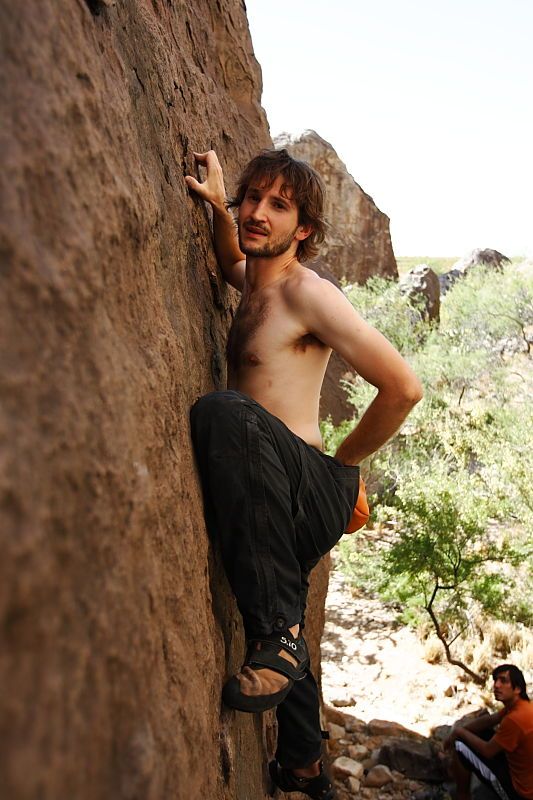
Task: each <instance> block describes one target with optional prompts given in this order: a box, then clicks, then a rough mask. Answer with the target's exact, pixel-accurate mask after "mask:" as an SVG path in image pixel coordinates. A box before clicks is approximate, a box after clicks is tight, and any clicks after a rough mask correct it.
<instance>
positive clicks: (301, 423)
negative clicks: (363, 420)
mask: <svg viewBox="0 0 533 800" xmlns="http://www.w3.org/2000/svg"><path fill="white" fill-rule="evenodd" d="M303 280H319V279H318V276H316V275H315V273H313V272H311V270H308V269H307V268H305V267H302V266H301V265H298V269H297V270H294V271H293V272H291V274H290V275H288V276H287V277H285V278H282V279H280V280H278V281H276V282H275V283H273V284H270V285H269V286H266V287H265V288H263V289H258V290H255V291H253V292H252V291H251V290H250V287H249V286H248V285H245V287H244V291H243V295H242V299H241V303H240V305H239V308H238V310H237V313H236V315H235V318H234V320H233V325H232V327H231V330H230V334H229V338H228V346H227V356H228V388H230V389H236V390H238V391H240V392H244V393H245V394H247V395H249V396H250V397H253V398H254V400H256V401H257V402H258V403H260V404H261V405H262V406H264V407H265V408H266V409H267V410H268V411H269V412H270V413H271V414H274V415H275V416H276V417H278V418H279V419H281V420H282V421H283V422H284V423H285V424H286V425H287V427H288V428H289V429H290V430H292V431H293V433H295V434H297V436H300V437H301V438H302V439H304V440H305V441H306V442H307V443H308V444H312V445H314V446H315V447H319V448H321V446H322V442H321V437H320V429H319V426H318V407H319V401H320V389H321V386H322V381H323V379H324V373H325V371H326V367H327V363H328V360H329V356H330V354H331V349H330V348H329V347H327V346H326V345H325V344H324V343H323V342H321V341H320V340H319V339H317V338H316V337H315V336H313V334H312V333H310V332H309V331H308V330H306V328H305V327H304V325H303V324H302V322H301V321H300V320H299V318H298V314H297V312H296V311H295V308H294V298H295V293H297V292H298V286H299V285H300V282H301V281H303Z"/></svg>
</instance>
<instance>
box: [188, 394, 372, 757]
mask: <svg viewBox="0 0 533 800" xmlns="http://www.w3.org/2000/svg"><path fill="white" fill-rule="evenodd" d="M191 423H192V435H193V443H194V448H195V452H196V457H197V461H198V466H199V469H200V475H201V478H202V485H203V490H204V498H205V505H206V517H207V524H208V528H209V531H210V534H211V535H212V537H213V538H215V539H216V541H217V542H218V544H219V546H220V549H221V552H222V560H223V564H224V569H225V571H226V574H227V576H228V579H229V582H230V585H231V588H232V590H233V592H234V594H235V597H236V599H237V605H238V607H239V611H240V612H241V614H242V618H243V623H244V628H245V633H246V637H247V638H251V637H253V636H254V635H258V634H268V633H272V632H273V631H274V630H276V631H282V630H287V628H290V627H292V626H293V625H297V624H299V625H300V627H301V628H302V627H303V626H304V622H305V620H304V617H305V607H306V600H307V590H308V586H309V573H310V571H311V569H312V568H313V567H314V566H315V565H316V564H317V563H318V561H319V560H320V557H321V556H323V555H324V554H325V553H327V552H329V550H331V548H332V547H333V546H334V545H335V544H336V543H337V541H338V540H339V538H340V537H341V535H342V533H343V531H344V529H345V528H346V525H347V524H348V521H349V519H350V517H351V514H352V510H353V507H354V504H355V502H356V500H357V492H358V487H359V468H358V467H346V466H344V465H343V464H341V463H340V462H339V461H337V460H336V459H334V458H331V457H330V456H327V455H325V454H324V453H321V452H320V451H319V450H317V449H316V448H314V447H311V446H310V445H308V444H306V443H305V442H304V441H303V440H302V439H300V438H299V437H298V436H296V435H295V434H293V433H292V432H291V431H290V430H289V429H288V428H287V426H286V425H284V423H283V422H281V420H279V419H278V418H277V417H274V416H273V415H272V414H270V413H269V412H268V411H266V409H264V408H263V407H262V406H261V405H259V403H256V402H255V401H254V400H252V399H251V398H250V397H248V396H247V395H244V394H242V393H241V392H236V391H225V392H213V393H211V394H208V395H206V396H205V397H202V398H201V399H200V400H199V401H198V402H197V403H196V404H195V405H194V406H193V408H192V411H191ZM277 717H278V750H277V753H276V757H277V759H278V761H279V762H280V763H281V764H282V765H283V766H285V767H287V768H294V767H302V766H306V765H307V764H310V763H312V762H313V761H315V760H316V759H317V758H319V756H320V744H321V732H320V721H319V702H318V689H317V686H316V682H315V680H314V678H313V676H312V674H311V672H310V671H308V672H307V674H306V677H305V678H304V679H303V680H301V681H297V682H296V683H295V684H294V687H293V689H292V690H291V692H290V693H289V695H288V696H287V698H286V699H285V701H284V702H283V703H282V704H281V705H280V706H278V708H277Z"/></svg>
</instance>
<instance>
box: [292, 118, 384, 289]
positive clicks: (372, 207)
mask: <svg viewBox="0 0 533 800" xmlns="http://www.w3.org/2000/svg"><path fill="white" fill-rule="evenodd" d="M282 145H283V146H285V147H287V149H288V150H289V152H290V153H291V154H292V155H293V156H294V157H295V158H301V159H303V160H304V161H308V162H309V163H310V164H312V166H313V167H314V168H315V169H316V170H317V171H318V172H319V173H320V174H321V175H322V177H323V178H324V181H325V183H326V187H327V190H328V193H327V202H326V214H327V217H328V220H329V223H330V226H331V227H330V229H329V231H328V237H327V241H326V244H325V246H324V247H323V248H322V251H321V254H320V261H321V263H322V264H323V265H325V267H326V269H327V270H329V271H330V272H332V273H333V275H335V276H336V277H337V278H346V280H348V281H349V282H352V283H364V282H365V281H366V280H367V279H368V278H369V277H370V276H372V275H380V276H382V277H389V278H394V279H397V278H398V268H397V266H396V259H395V258H394V252H393V249H392V243H391V238H390V231H389V218H388V217H387V215H386V214H384V213H383V212H382V211H380V210H379V209H378V208H377V206H376V204H375V203H374V201H373V200H372V198H371V197H370V196H369V195H368V194H366V192H364V191H363V189H361V187H360V186H359V184H357V183H356V182H355V181H354V179H353V178H352V176H351V175H350V173H349V172H348V170H347V169H346V166H345V165H344V164H343V162H342V161H341V160H340V158H339V156H338V155H337V153H336V152H335V150H334V149H333V147H332V146H331V145H330V144H329V143H328V142H326V141H325V140H324V139H322V137H321V136H319V135H318V134H317V133H315V131H307V132H306V133H305V134H303V136H301V137H300V138H298V139H295V140H291V139H290V138H287V136H285V135H282V136H280V137H278V138H277V139H276V146H282Z"/></svg>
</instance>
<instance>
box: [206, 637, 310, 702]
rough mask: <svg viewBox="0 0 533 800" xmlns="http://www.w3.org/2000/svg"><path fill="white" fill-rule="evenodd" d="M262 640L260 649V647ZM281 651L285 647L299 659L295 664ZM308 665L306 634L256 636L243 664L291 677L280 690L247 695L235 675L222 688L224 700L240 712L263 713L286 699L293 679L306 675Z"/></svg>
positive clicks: (251, 642) (250, 641) (250, 640)
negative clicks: (281, 654) (297, 635)
mask: <svg viewBox="0 0 533 800" xmlns="http://www.w3.org/2000/svg"><path fill="white" fill-rule="evenodd" d="M259 643H260V645H261V649H259V650H258V649H257V645H258V644H259ZM280 650H285V651H286V652H287V653H289V654H290V655H291V656H292V658H294V660H295V661H296V662H297V663H296V666H295V665H294V664H292V663H291V662H290V661H288V660H287V659H286V658H283V657H282V656H280V655H279V651H280ZM308 666H309V652H308V650H307V644H306V642H305V639H304V637H303V636H299V637H298V638H297V639H295V638H294V636H293V635H292V633H291V632H290V631H282V632H281V633H271V634H268V635H266V636H256V637H255V638H253V639H249V640H248V652H247V654H246V660H245V662H244V664H243V667H250V668H251V669H253V670H259V669H271V670H274V671H275V672H279V673H280V675H285V677H286V678H288V683H287V686H285V687H284V688H283V689H281V690H280V691H279V692H273V693H272V694H260V695H248V694H243V693H242V691H241V684H240V681H239V679H238V678H237V677H236V676H235V675H234V676H233V678H230V679H229V681H228V682H227V683H226V685H225V686H224V688H223V689H222V699H223V701H224V703H225V704H226V705H227V706H229V707H230V708H235V709H237V710H238V711H248V712H261V711H268V709H269V708H275V706H277V705H279V704H280V703H282V702H283V700H285V698H286V697H287V695H288V694H289V692H290V690H291V689H292V687H293V685H294V681H299V680H301V679H302V678H305V671H306V669H307V667H308Z"/></svg>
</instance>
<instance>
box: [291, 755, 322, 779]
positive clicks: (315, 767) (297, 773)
mask: <svg viewBox="0 0 533 800" xmlns="http://www.w3.org/2000/svg"><path fill="white" fill-rule="evenodd" d="M291 772H292V774H293V775H294V777H295V778H316V777H317V776H318V775H320V759H318V761H315V762H314V763H313V764H309V766H308V767H301V768H299V769H291Z"/></svg>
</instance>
